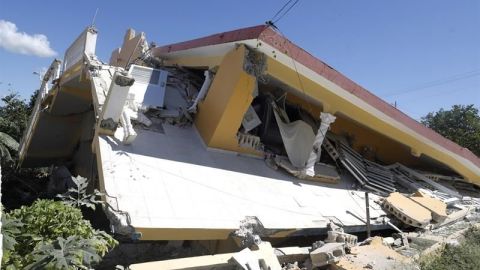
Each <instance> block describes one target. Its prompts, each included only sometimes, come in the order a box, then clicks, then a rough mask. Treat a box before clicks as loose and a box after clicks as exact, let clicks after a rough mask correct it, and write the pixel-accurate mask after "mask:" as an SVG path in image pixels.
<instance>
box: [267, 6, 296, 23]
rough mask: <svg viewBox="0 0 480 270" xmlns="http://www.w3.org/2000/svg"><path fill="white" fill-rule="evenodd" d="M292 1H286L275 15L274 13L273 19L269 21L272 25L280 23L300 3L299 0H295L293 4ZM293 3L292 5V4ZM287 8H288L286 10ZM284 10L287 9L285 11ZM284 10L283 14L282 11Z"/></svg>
mask: <svg viewBox="0 0 480 270" xmlns="http://www.w3.org/2000/svg"><path fill="white" fill-rule="evenodd" d="M293 1H294V0H288V1H287V2H286V3H285V4H284V5H283V6H282V8H280V10H278V11H277V13H275V15H273V17H272V18H271V19H270V22H271V23H272V24H275V23H277V22H278V21H280V20H281V19H282V18H283V17H284V16H285V15H287V13H288V12H289V11H290V10H291V9H292V8H293V7H294V6H295V5H296V4H297V3H298V2H300V0H295V2H293ZM292 2H293V4H292ZM287 7H288V8H287ZM285 8H287V9H286V10H285ZM283 10H285V11H284V12H283V13H282V11H283Z"/></svg>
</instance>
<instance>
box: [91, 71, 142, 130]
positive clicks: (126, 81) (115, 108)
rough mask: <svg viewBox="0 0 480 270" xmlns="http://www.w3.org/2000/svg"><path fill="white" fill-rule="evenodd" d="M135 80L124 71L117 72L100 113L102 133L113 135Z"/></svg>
mask: <svg viewBox="0 0 480 270" xmlns="http://www.w3.org/2000/svg"><path fill="white" fill-rule="evenodd" d="M134 82H135V80H134V79H133V77H132V76H131V75H128V74H127V73H124V72H119V71H117V72H115V74H113V78H112V82H111V84H110V88H109V90H108V95H107V98H106V99H105V103H104V104H103V108H102V112H101V115H100V121H99V124H100V131H99V132H100V133H102V134H107V135H113V134H114V133H115V130H116V129H117V125H118V122H119V120H120V117H121V116H122V112H123V107H124V106H125V101H126V100H127V96H128V91H129V90H130V86H132V84H133V83H134Z"/></svg>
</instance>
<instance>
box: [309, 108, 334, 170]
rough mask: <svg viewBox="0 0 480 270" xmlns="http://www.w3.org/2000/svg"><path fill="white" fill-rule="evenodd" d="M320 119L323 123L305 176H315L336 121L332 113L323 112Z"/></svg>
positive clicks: (314, 143)
mask: <svg viewBox="0 0 480 270" xmlns="http://www.w3.org/2000/svg"><path fill="white" fill-rule="evenodd" d="M320 119H321V121H322V122H321V123H320V127H319V128H318V132H317V135H316V136H315V141H314V142H313V146H312V152H311V153H310V156H309V158H308V160H307V165H306V166H305V174H306V175H308V176H311V177H313V176H315V163H317V162H318V161H319V160H320V155H321V154H322V144H323V140H324V139H325V136H326V134H327V131H328V128H329V127H330V124H331V123H333V122H334V121H335V119H336V117H335V116H333V115H332V114H330V113H325V112H322V113H320Z"/></svg>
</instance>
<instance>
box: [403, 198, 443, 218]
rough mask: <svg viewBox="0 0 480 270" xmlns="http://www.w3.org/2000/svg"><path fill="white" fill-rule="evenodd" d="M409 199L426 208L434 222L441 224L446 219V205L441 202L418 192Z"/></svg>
mask: <svg viewBox="0 0 480 270" xmlns="http://www.w3.org/2000/svg"><path fill="white" fill-rule="evenodd" d="M410 199H411V200H413V201H414V202H416V203H418V204H420V205H421V206H423V207H425V208H427V209H428V210H429V211H430V212H431V214H432V218H433V220H435V221H436V222H443V221H444V220H445V219H446V218H447V204H446V203H444V202H442V201H441V200H439V199H436V198H433V197H431V196H428V195H427V194H425V193H422V192H420V191H418V192H416V193H415V194H414V195H413V196H412V197H410Z"/></svg>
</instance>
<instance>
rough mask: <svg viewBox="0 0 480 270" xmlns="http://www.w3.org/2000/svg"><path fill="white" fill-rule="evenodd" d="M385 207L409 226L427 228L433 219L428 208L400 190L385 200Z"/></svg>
mask: <svg viewBox="0 0 480 270" xmlns="http://www.w3.org/2000/svg"><path fill="white" fill-rule="evenodd" d="M384 207H385V209H386V210H387V211H388V212H389V213H391V214H393V215H394V216H395V217H397V218H398V219H399V220H400V221H401V222H403V223H404V224H407V225H409V226H413V227H418V228H425V227H426V226H427V225H429V224H430V221H431V220H432V215H431V213H430V211H429V210H428V209H426V208H424V207H423V206H421V205H419V204H417V203H415V202H414V201H412V200H411V199H409V198H407V197H405V196H403V195H402V194H400V193H398V192H394V193H391V194H390V196H388V197H387V198H386V199H385V200H384Z"/></svg>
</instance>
